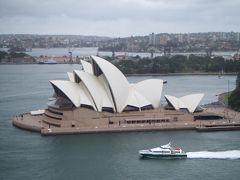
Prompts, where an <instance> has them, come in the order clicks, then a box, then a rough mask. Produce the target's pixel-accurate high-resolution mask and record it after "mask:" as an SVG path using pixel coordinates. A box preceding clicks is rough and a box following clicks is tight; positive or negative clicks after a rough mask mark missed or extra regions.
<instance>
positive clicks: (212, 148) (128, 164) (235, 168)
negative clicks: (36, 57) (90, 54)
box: [0, 65, 240, 180]
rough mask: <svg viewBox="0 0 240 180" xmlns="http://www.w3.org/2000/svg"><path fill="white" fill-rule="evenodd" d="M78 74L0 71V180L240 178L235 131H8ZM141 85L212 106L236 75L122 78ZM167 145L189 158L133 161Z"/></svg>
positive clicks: (32, 68)
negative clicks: (152, 83) (157, 81)
mask: <svg viewBox="0 0 240 180" xmlns="http://www.w3.org/2000/svg"><path fill="white" fill-rule="evenodd" d="M78 68H79V66H78V65H2V66H0V179H1V180H2V179H3V180H5V179H7V180H8V179H20V180H21V179H22V180H25V179H44V180H46V179H58V180H66V179H68V180H71V179H73V180H75V179H104V180H113V179H117V180H123V179H137V180H139V179H140V180H141V179H142V180H146V179H239V177H240V172H239V168H240V159H238V156H239V150H240V131H232V132H210V133H197V132H195V131H162V132H131V133H115V134H114V133H109V134H107V133H103V134H85V135H62V136H49V137H44V136H41V135H39V134H37V133H32V132H28V131H23V130H20V129H17V128H15V127H13V126H12V125H11V117H12V116H13V115H16V114H18V113H22V112H28V111H30V110H35V109H41V108H45V107H46V102H47V99H48V97H50V96H51V95H52V93H53V90H52V88H51V86H50V84H49V82H48V81H49V80H51V79H67V75H66V72H67V71H72V70H73V69H78ZM147 78H162V79H164V80H167V81H168V83H167V84H165V85H164V91H163V94H170V95H176V96H182V95H186V94H189V93H199V92H203V93H205V94H206V95H205V97H204V99H203V100H202V103H203V104H204V103H209V102H213V101H215V100H216V99H217V96H216V95H217V94H219V93H221V92H225V91H227V90H228V89H230V90H231V89H234V87H235V79H236V77H235V76H224V77H223V79H218V78H217V76H163V77H151V76H141V77H135V76H133V77H129V78H128V79H129V81H130V82H138V81H140V80H143V79H147ZM228 82H229V88H228ZM162 100H163V98H162ZM162 102H163V103H164V101H162ZM170 140H171V141H173V142H174V143H175V144H176V145H178V146H181V147H182V148H183V149H184V150H185V151H186V152H189V153H190V155H191V158H187V159H184V160H160V159H151V160H147V159H140V158H139V156H138V150H140V149H146V148H151V147H155V146H158V145H161V144H164V143H168V141H170ZM191 153H192V154H191ZM199 156H200V157H199ZM209 156H210V157H209ZM218 156H221V157H222V158H218ZM229 156H230V157H232V156H234V157H235V158H228V157H229ZM189 157H190V156H189Z"/></svg>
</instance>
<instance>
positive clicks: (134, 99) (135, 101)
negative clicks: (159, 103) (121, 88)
mask: <svg viewBox="0 0 240 180" xmlns="http://www.w3.org/2000/svg"><path fill="white" fill-rule="evenodd" d="M151 104H152V103H151V102H150V101H148V100H147V99H146V98H145V97H144V96H143V95H142V94H140V93H139V92H137V91H136V90H135V88H134V86H131V87H130V90H129V96H128V101H127V105H130V106H134V107H138V108H141V107H144V106H147V105H151Z"/></svg>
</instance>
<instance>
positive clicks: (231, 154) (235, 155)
mask: <svg viewBox="0 0 240 180" xmlns="http://www.w3.org/2000/svg"><path fill="white" fill-rule="evenodd" d="M186 154H187V158H190V159H196V158H199V159H240V150H231V151H216V152H210V151H198V152H187V153H186Z"/></svg>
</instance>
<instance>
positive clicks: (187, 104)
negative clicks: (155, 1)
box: [165, 94, 204, 112]
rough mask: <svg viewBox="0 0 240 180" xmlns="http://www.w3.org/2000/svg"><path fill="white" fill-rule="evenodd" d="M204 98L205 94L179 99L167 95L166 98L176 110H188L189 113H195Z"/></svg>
mask: <svg viewBox="0 0 240 180" xmlns="http://www.w3.org/2000/svg"><path fill="white" fill-rule="evenodd" d="M203 96H204V94H190V95H186V96H183V97H180V98H177V97H175V96H170V95H165V98H166V99H167V100H168V101H169V102H170V103H171V105H172V106H173V107H174V108H175V109H176V110H179V109H183V108H186V109H187V110H188V111H189V112H194V111H195V109H196V108H197V106H198V105H199V103H200V101H201V100H202V98H203Z"/></svg>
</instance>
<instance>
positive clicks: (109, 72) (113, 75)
mask: <svg viewBox="0 0 240 180" xmlns="http://www.w3.org/2000/svg"><path fill="white" fill-rule="evenodd" d="M91 57H92V59H93V61H94V62H95V63H96V64H97V65H98V67H99V68H100V69H101V71H102V72H103V74H104V75H105V78H106V79H107V82H108V84H109V87H110V89H111V92H112V95H113V100H114V101H115V104H116V110H117V112H122V110H123V109H124V108H125V107H126V105H127V98H128V93H129V83H128V81H127V79H126V77H125V76H124V75H123V74H122V72H121V71H120V70H119V69H118V68H116V67H115V66H114V65H113V64H111V63H109V62H108V61H106V60H104V59H102V58H100V57H97V56H91Z"/></svg>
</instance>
